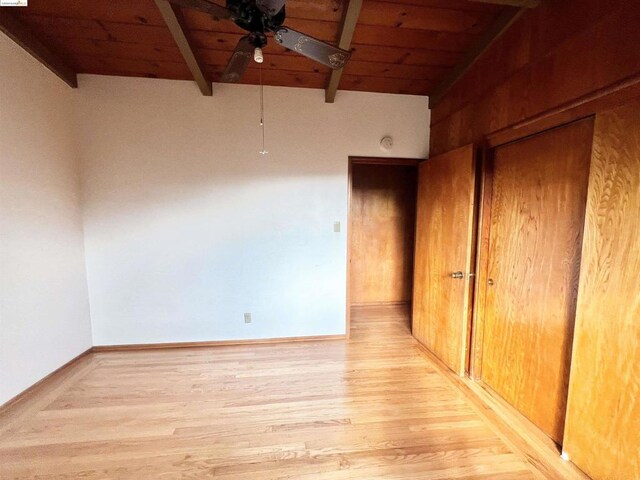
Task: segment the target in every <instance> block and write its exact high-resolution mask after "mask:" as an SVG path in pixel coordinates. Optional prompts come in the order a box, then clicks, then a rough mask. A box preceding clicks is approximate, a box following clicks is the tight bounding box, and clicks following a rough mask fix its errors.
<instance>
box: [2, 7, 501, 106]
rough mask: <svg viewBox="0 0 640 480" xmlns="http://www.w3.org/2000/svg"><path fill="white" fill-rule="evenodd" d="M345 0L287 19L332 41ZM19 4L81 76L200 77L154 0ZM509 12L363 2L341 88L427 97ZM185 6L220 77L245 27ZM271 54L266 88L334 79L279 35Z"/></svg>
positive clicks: (189, 28)
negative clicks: (283, 43) (280, 42)
mask: <svg viewBox="0 0 640 480" xmlns="http://www.w3.org/2000/svg"><path fill="white" fill-rule="evenodd" d="M218 3H219V4H224V2H223V1H222V2H218ZM346 4H347V2H346V1H343V0H318V1H315V2H310V1H308V0H289V1H288V2H287V6H286V8H287V20H286V24H287V25H288V26H290V27H291V28H294V29H296V30H299V31H302V32H305V33H307V34H308V35H311V36H313V37H316V38H319V39H321V40H323V41H326V42H329V43H332V44H334V45H335V44H337V43H338V41H339V38H340V31H341V29H340V26H341V21H342V19H343V17H344V14H345V6H346ZM12 10H16V14H17V15H19V17H20V20H22V21H23V22H24V23H25V24H27V26H28V27H29V28H30V29H31V30H32V31H33V32H34V33H35V35H36V36H37V37H38V38H39V39H40V41H42V42H43V43H45V44H46V45H50V46H51V48H52V50H53V51H54V52H55V53H56V54H58V55H59V56H60V57H62V58H63V59H64V60H65V61H66V62H67V63H69V64H70V65H71V66H72V67H73V68H75V69H77V71H78V72H80V73H94V74H107V75H126V76H140V77H154V78H155V77H158V78H170V79H191V78H193V77H192V75H191V72H190V71H189V68H188V67H187V63H186V62H185V60H184V59H183V58H182V56H180V55H179V51H177V48H176V45H175V42H174V40H173V38H172V36H171V32H170V31H169V29H168V28H167V26H166V25H165V23H164V22H163V18H162V15H161V14H160V11H159V10H158V8H157V7H156V5H155V3H154V1H153V0H136V1H128V0H93V1H89V0H30V1H29V6H28V7H26V8H20V9H12ZM18 10H19V11H18ZM502 10H503V7H501V6H495V5H483V4H473V3H472V2H467V1H466V0H455V1H450V2H448V1H446V0H421V1H420V2H415V1H394V2H389V1H377V0H376V1H369V0H368V1H367V2H363V7H362V9H361V16H360V18H359V20H358V22H357V24H356V27H355V30H354V32H353V42H352V45H351V47H352V49H353V56H352V62H351V63H349V65H348V68H345V69H344V72H343V74H342V78H341V79H340V82H339V88H340V89H343V90H365V91H377V92H389V93H407V94H419V95H422V94H425V93H427V92H428V91H429V90H430V89H431V88H432V87H433V86H434V85H435V84H436V82H437V81H439V78H440V77H441V76H442V75H444V73H445V72H446V71H447V70H448V69H449V68H451V66H452V65H454V64H455V63H456V61H457V59H459V57H460V56H461V55H463V54H464V52H465V51H466V50H467V48H468V47H469V46H470V45H472V44H473V43H474V41H475V39H476V38H477V37H478V36H480V35H482V33H483V32H484V31H485V29H486V28H488V26H489V25H490V24H491V22H492V21H493V19H494V18H495V17H496V16H497V15H499V14H500V12H501V11H502ZM181 12H182V15H183V16H184V26H185V28H184V33H185V36H186V38H188V39H189V43H191V46H192V50H193V55H194V57H195V58H197V59H198V61H199V62H200V63H201V65H202V68H201V70H202V75H203V76H211V78H212V79H213V80H214V81H217V79H219V77H220V75H221V74H222V71H223V70H224V66H225V65H226V64H227V62H228V61H229V58H230V57H231V54H232V51H233V49H234V48H235V46H236V44H237V42H238V40H239V39H240V38H241V37H242V36H243V35H245V33H246V32H244V31H243V30H241V29H240V28H239V27H237V26H236V25H235V24H234V23H233V22H229V21H216V20H215V19H213V18H212V17H211V16H209V15H206V14H204V13H202V12H198V11H194V10H190V9H185V8H183V9H181ZM94 45H95V47H94ZM156 49H157V50H156ZM164 54H166V56H164ZM176 54H177V55H176ZM264 54H265V63H264V65H263V69H264V72H265V81H266V84H267V85H285V86H295V87H308V88H325V87H326V86H327V82H328V81H329V78H330V74H331V70H330V69H328V68H326V67H323V66H321V65H319V64H317V63H315V62H313V61H311V60H309V59H307V58H305V57H303V56H301V55H297V54H295V53H294V52H291V51H288V50H286V49H284V48H283V47H281V46H280V45H278V44H276V42H275V41H273V40H272V39H270V41H269V45H268V46H267V47H266V48H265V49H264ZM189 58H191V56H189ZM191 63H192V65H193V62H191ZM411 66H419V67H430V68H428V69H420V68H418V69H415V68H411ZM406 67H409V68H406ZM253 70H254V71H255V72H257V69H256V68H253ZM258 81H259V79H258V75H257V74H256V73H251V72H250V74H249V75H247V76H246V77H245V78H243V83H250V84H255V83H258Z"/></svg>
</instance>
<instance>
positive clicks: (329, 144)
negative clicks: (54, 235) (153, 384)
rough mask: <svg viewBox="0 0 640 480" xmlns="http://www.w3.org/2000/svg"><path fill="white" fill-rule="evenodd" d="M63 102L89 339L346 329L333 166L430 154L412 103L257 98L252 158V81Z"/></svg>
mask: <svg viewBox="0 0 640 480" xmlns="http://www.w3.org/2000/svg"><path fill="white" fill-rule="evenodd" d="M75 100H76V107H77V120H78V131H79V142H80V148H81V157H82V161H83V192H84V199H83V200H84V226H85V248H86V259H87V270H88V280H89V295H90V300H91V313H92V322H93V340H94V344H95V345H109V344H127V343H147V342H180V341H207V340H228V339H253V338H273V337H288V336H303V335H325V334H342V333H344V329H345V284H346V220H347V158H348V156H349V155H362V156H366V155H369V156H383V153H382V152H381V151H380V149H379V147H378V142H379V140H380V138H381V137H382V136H384V135H392V136H393V138H394V140H395V146H394V148H393V151H392V152H391V153H390V154H389V155H388V156H396V157H413V158H423V157H426V155H427V148H428V144H429V138H428V131H429V111H428V107H427V99H426V98H425V97H415V96H400V95H382V94H371V93H355V92H339V93H338V97H337V101H336V103H335V104H332V105H328V104H325V103H324V92H323V91H320V90H307V89H292V88H266V89H265V106H266V127H267V150H268V151H269V154H268V155H267V156H266V157H263V156H261V155H259V154H258V151H259V150H260V149H261V142H260V141H261V136H260V129H259V125H258V119H259V116H258V115H259V114H258V111H259V110H258V101H259V90H258V88H257V87H253V86H235V85H225V86H222V85H215V86H214V95H213V97H203V96H202V95H200V93H199V91H198V89H197V88H196V87H195V85H194V84H193V82H183V81H169V80H155V79H132V78H115V77H98V76H81V78H80V88H79V90H78V92H77V95H76V98H75ZM334 221H339V222H341V225H342V231H341V232H340V233H334V232H333V223H334ZM245 312H251V313H252V315H253V323H251V324H245V323H244V321H243V314H244V313H245Z"/></svg>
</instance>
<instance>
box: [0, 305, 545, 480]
mask: <svg viewBox="0 0 640 480" xmlns="http://www.w3.org/2000/svg"><path fill="white" fill-rule="evenodd" d="M88 357H89V358H87V359H86V360H84V361H83V363H81V364H79V365H77V366H72V367H70V368H71V371H67V372H65V375H64V377H61V378H60V381H59V383H54V384H52V385H51V386H50V387H48V388H47V389H46V390H45V391H43V392H40V393H36V394H35V395H34V396H33V397H31V398H28V399H25V400H24V401H23V402H21V405H20V406H19V408H17V409H15V410H11V409H9V410H7V411H6V412H4V413H3V414H2V415H1V416H0V459H1V462H0V478H2V479H36V478H37V479H77V478H83V479H105V478H119V479H136V480H139V479H157V478H210V477H211V478H216V479H222V480H231V479H247V478H256V479H257V478H259V479H261V480H269V479H273V480H276V479H278V480H282V479H294V478H295V479H302V480H305V479H310V480H311V479H313V480H317V479H319V480H340V479H367V480H369V479H385V480H389V479H393V480H404V479H420V480H425V479H427V480H428V479H432V480H436V479H449V478H456V479H471V478H474V479H482V478H487V479H493V480H496V479H497V480H500V479H532V478H545V477H548V478H554V475H552V474H549V470H548V469H547V470H545V472H544V473H541V472H540V471H538V470H537V469H536V466H535V465H536V461H535V459H533V460H531V459H530V458H528V457H527V456H526V455H525V454H524V453H523V451H522V450H520V449H518V448H515V447H514V443H513V442H509V441H506V438H505V434H504V433H500V432H501V430H497V429H496V427H495V425H492V424H491V422H490V421H489V420H488V419H487V418H488V416H487V415H483V414H481V413H482V412H480V411H479V408H478V405H477V404H474V402H472V401H470V400H469V398H468V396H467V395H466V394H465V393H463V391H462V390H461V389H460V388H458V387H457V386H456V384H455V382H452V381H451V380H450V379H448V378H447V377H446V374H445V373H443V372H442V371H440V369H439V367H438V365H437V364H436V363H435V362H434V361H433V360H432V359H430V358H429V356H428V355H425V354H424V352H423V351H422V350H421V349H420V347H419V346H418V344H417V342H416V341H415V340H414V339H413V338H412V337H411V335H410V328H409V312H408V310H407V308H406V307H370V308H355V309H354V310H353V312H352V333H351V339H350V340H348V341H345V340H338V341H324V342H309V343H296V344H274V345H252V346H249V345H247V346H229V347H226V346H225V347H211V348H184V349H170V350H149V351H129V352H100V353H93V354H90V355H89V356H88ZM73 369H75V370H73ZM501 428H502V429H508V427H506V426H505V425H502V426H501Z"/></svg>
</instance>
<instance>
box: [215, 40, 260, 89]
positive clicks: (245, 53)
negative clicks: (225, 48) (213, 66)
mask: <svg viewBox="0 0 640 480" xmlns="http://www.w3.org/2000/svg"><path fill="white" fill-rule="evenodd" d="M254 49H255V47H254V46H253V45H252V44H251V42H250V41H249V36H248V35H247V36H246V37H242V38H241V39H240V41H239V42H238V45H237V46H236V49H235V50H234V51H233V55H232V56H231V60H229V63H228V64H227V68H225V70H224V73H223V74H222V77H221V78H220V81H221V82H222V83H238V82H239V81H240V79H241V78H242V75H244V71H245V70H246V69H247V67H248V66H249V62H251V58H252V57H253V51H254Z"/></svg>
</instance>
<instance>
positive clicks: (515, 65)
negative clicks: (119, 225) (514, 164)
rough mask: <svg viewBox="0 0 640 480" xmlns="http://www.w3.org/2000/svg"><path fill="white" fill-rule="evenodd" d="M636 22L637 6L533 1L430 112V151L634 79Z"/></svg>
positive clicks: (591, 0) (639, 65)
mask: <svg viewBox="0 0 640 480" xmlns="http://www.w3.org/2000/svg"><path fill="white" fill-rule="evenodd" d="M639 23H640V4H638V2H628V1H625V0H609V1H604V2H603V1H600V0H565V1H562V2H554V1H547V2H541V4H540V6H539V7H538V8H535V9H531V10H529V11H527V12H526V13H525V14H524V15H523V16H522V17H521V19H520V20H518V22H517V23H515V24H514V25H513V26H512V27H511V28H510V29H509V30H508V31H507V32H505V34H504V35H502V36H501V37H500V38H499V39H498V40H497V41H496V42H495V43H494V45H493V46H492V47H491V48H489V50H487V51H486V52H485V53H484V55H483V56H482V58H480V59H479V61H478V62H477V63H476V64H475V65H474V66H473V67H472V68H471V69H470V70H469V71H468V72H467V73H466V74H465V76H464V77H463V78H462V79H460V81H459V82H457V83H456V85H455V86H454V87H453V88H452V89H451V90H450V91H449V92H448V93H447V95H445V96H444V97H443V99H442V101H441V102H440V103H439V104H438V105H437V107H436V108H435V109H434V110H433V111H432V116H431V125H432V128H431V153H432V154H433V155H437V154H438V153H441V152H446V151H449V150H451V149H453V148H456V147H458V146H460V145H465V144H467V143H470V142H479V141H480V140H481V139H482V138H483V137H484V136H486V135H489V134H491V133H493V132H497V131H501V130H504V129H506V128H508V127H510V126H513V125H517V124H518V123H520V122H522V121H524V120H526V119H535V118H536V117H539V116H540V115H541V114H543V113H544V112H548V111H553V110H554V109H555V108H557V107H558V106H561V105H565V104H568V103H569V104H570V103H571V101H573V100H575V99H579V98H581V97H585V96H587V95H588V94H589V93H591V92H595V91H598V90H602V91H606V87H607V86H610V85H614V84H616V83H617V82H620V81H621V80H623V79H625V78H629V77H631V76H633V75H637V74H638V73H640V55H638V51H637V48H636V45H638V44H640V29H638V28H636V25H638V24H639ZM593 113H594V110H591V111H586V112H585V111H582V112H581V113H580V115H581V116H585V115H590V114H593ZM575 118H579V117H574V119H575ZM570 120H571V119H566V118H565V119H562V121H561V122H560V123H563V122H564V123H566V122H567V121H570ZM560 123H556V124H555V125H558V124H560ZM555 125H546V126H545V127H544V128H549V127H551V126H555ZM544 128H543V129H544ZM537 131H538V132H539V131H541V129H538V130H537ZM528 133H535V132H528ZM520 136H522V135H520Z"/></svg>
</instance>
